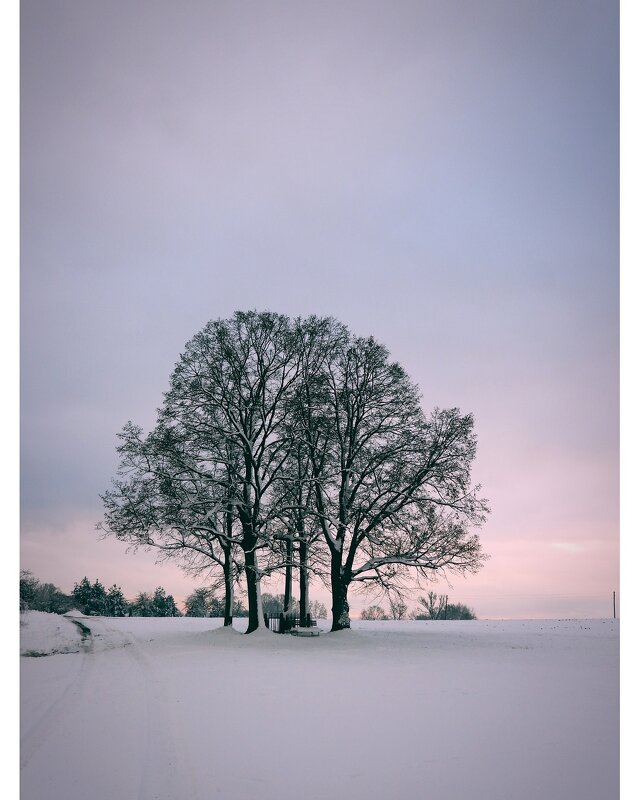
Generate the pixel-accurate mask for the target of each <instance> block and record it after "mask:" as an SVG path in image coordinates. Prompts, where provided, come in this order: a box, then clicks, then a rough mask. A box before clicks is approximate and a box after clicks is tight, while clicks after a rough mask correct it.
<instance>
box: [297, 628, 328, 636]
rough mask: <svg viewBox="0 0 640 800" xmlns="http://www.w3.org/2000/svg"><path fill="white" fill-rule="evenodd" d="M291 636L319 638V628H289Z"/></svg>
mask: <svg viewBox="0 0 640 800" xmlns="http://www.w3.org/2000/svg"><path fill="white" fill-rule="evenodd" d="M289 633H290V634H291V635H292V636H320V630H319V628H291V630H290V631H289Z"/></svg>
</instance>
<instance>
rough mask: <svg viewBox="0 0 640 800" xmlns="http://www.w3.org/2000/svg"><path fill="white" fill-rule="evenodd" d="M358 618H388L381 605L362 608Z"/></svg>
mask: <svg viewBox="0 0 640 800" xmlns="http://www.w3.org/2000/svg"><path fill="white" fill-rule="evenodd" d="M360 619H366V620H373V619H389V615H388V614H387V613H386V612H385V610H384V608H382V606H369V608H363V609H362V612H361V614H360Z"/></svg>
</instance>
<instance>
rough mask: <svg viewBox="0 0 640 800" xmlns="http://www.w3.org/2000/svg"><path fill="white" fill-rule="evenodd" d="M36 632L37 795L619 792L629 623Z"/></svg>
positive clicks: (139, 622) (601, 796)
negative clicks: (623, 642)
mask: <svg viewBox="0 0 640 800" xmlns="http://www.w3.org/2000/svg"><path fill="white" fill-rule="evenodd" d="M22 619H23V622H25V624H24V625H22V627H21V632H22V647H21V649H22V652H23V653H24V652H27V651H31V652H34V651H35V652H38V653H44V652H51V653H54V654H53V655H50V656H48V657H41V658H33V657H27V656H25V657H23V658H22V659H21V800H41V798H51V799H52V800H58V798H60V800H62V798H64V800H86V798H89V797H90V798H92V800H130V799H131V800H152V798H154V799H155V800H211V799H212V798H221V800H294V798H295V800H299V798H300V797H303V798H305V800H342V799H343V798H345V800H346V798H349V800H365V798H366V800H388V799H389V798H414V799H415V800H430V799H431V798H433V800H467V799H469V800H471V799H473V800H605V798H615V797H617V796H618V793H619V779H618V754H619V700H618V691H619V679H618V676H619V627H618V623H617V622H613V621H610V620H586V621H585V620H547V621H540V620H535V621H506V622H495V621H486V622H485V621H464V622H417V621H411V622H408V621H407V622H405V621H402V622H381V621H376V622H360V621H356V622H354V623H353V628H352V630H350V631H341V632H339V633H335V634H328V633H323V634H322V635H321V636H319V637H311V638H302V637H291V636H280V635H277V634H272V633H269V632H268V631H266V630H264V631H259V632H256V633H254V634H251V635H250V636H242V635H240V631H241V630H243V628H244V625H243V623H244V624H246V622H245V621H243V620H239V621H237V622H236V623H234V625H237V629H235V630H231V629H223V628H221V620H216V619H206V618H188V617H183V618H177V619H171V618H169V619H153V618H135V617H134V618H123V619H113V618H105V617H94V618H86V619H83V620H82V623H83V624H84V625H86V626H87V627H89V628H90V629H91V635H90V636H85V638H84V640H83V637H82V633H81V631H80V629H79V628H78V627H77V626H76V625H75V624H74V623H73V622H72V621H71V620H69V619H65V618H63V617H60V616H56V615H53V614H41V613H38V612H29V613H28V614H26V615H22ZM321 625H322V622H321ZM325 630H326V628H325ZM61 650H64V652H63V653H62V654H61ZM70 650H74V652H69V651H70Z"/></svg>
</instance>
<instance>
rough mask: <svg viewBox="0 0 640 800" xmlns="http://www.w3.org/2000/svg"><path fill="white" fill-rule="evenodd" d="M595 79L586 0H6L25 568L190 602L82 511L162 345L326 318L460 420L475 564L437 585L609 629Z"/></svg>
mask: <svg viewBox="0 0 640 800" xmlns="http://www.w3.org/2000/svg"><path fill="white" fill-rule="evenodd" d="M618 62H619V52H618V12H617V9H616V7H615V4H614V3H611V2H608V1H607V0H602V2H593V1H590V2H585V0H580V2H569V0H563V2H556V0H554V2H541V0H535V2H514V0H508V1H507V2H471V0H468V1H467V2H452V0H446V2H428V1H427V0H422V1H421V2H416V3H413V2H390V1H389V2H384V3H376V2H370V1H368V2H340V3H338V2H324V3H311V2H309V3H307V2H296V3H293V2H288V3H282V2H280V3H270V2H245V3H236V2H229V3H225V2H212V1H208V2H193V1H192V2H160V1H159V0H153V2H141V1H140V0H136V1H135V2H129V0H127V2H124V0H123V1H122V2H121V1H119V0H110V2H86V1H85V2H78V1H76V2H69V1H68V0H64V1H63V2H56V1H55V0H38V1H37V2H36V1H35V0H24V1H23V4H22V77H21V104H22V105H21V113H22V136H21V156H22V180H21V217H22V223H21V224H22V229H21V261H22V266H21V282H22V288H21V291H22V301H21V373H22V374H21V438H22V452H21V516H22V537H21V544H22V566H23V567H24V568H29V569H31V570H32V571H33V572H34V573H35V574H36V575H37V576H38V577H39V578H40V579H41V580H44V581H52V582H54V583H56V584H58V585H59V586H60V587H61V588H63V589H65V590H67V591H68V590H70V589H71V588H72V587H73V583H74V582H75V581H78V580H80V578H82V577H83V576H84V575H85V574H86V575H87V576H88V577H89V578H90V579H94V578H96V577H99V578H100V579H101V580H102V581H103V582H104V583H106V584H108V585H110V584H111V583H114V582H115V583H118V584H120V585H121V586H122V587H123V589H124V591H125V593H126V594H128V595H129V596H132V595H133V594H134V593H135V592H137V591H140V590H152V589H153V588H154V587H155V586H157V585H159V584H162V585H163V586H164V587H165V588H166V590H167V591H168V592H171V593H173V594H174V595H175V596H176V597H184V595H186V594H187V593H189V592H190V591H191V590H192V588H193V587H194V583H193V581H192V580H191V579H189V578H186V577H184V576H183V575H182V574H181V573H180V571H179V570H177V569H176V568H173V567H170V566H154V559H153V556H149V555H137V556H133V555H126V554H125V552H124V546H123V545H121V544H119V543H117V542H114V541H108V542H100V541H98V538H97V534H96V532H95V531H94V527H95V523H96V522H97V521H98V520H99V519H100V517H101V504H100V500H99V497H98V494H99V492H101V491H103V490H104V489H106V488H107V487H108V485H109V482H110V480H111V477H112V476H113V475H114V473H115V468H116V465H117V458H116V454H115V444H116V433H117V432H118V431H119V430H120V429H121V427H122V425H123V424H124V422H126V420H128V419H132V420H134V421H136V422H138V423H139V424H141V425H143V426H144V427H145V428H149V427H150V426H151V425H152V424H153V421H154V417H155V409H156V408H157V407H158V406H159V405H160V403H161V401H162V392H163V391H164V390H165V389H166V388H167V385H168V379H169V375H170V372H171V370H172V368H173V365H174V363H175V362H176V360H177V358H178V356H179V354H180V352H181V350H182V349H183V347H184V344H185V342H186V341H187V340H188V339H190V338H191V337H192V336H193V334H194V333H195V332H196V331H197V330H199V329H200V328H201V327H202V326H203V325H204V324H205V323H206V322H207V320H209V319H211V318H217V317H227V316H229V315H231V314H232V313H233V312H234V311H235V310H237V309H251V308H257V309H259V310H263V309H268V310H273V311H279V312H282V313H287V314H290V315H292V316H295V315H307V314H310V313H316V314H322V315H332V316H335V317H337V318H338V319H340V320H341V321H343V322H345V323H346V324H347V325H349V327H351V329H352V330H354V331H355V332H357V333H361V334H372V335H373V336H374V337H375V338H377V339H378V340H379V341H381V342H384V343H385V344H386V345H387V346H388V347H389V349H390V351H391V353H392V356H393V357H394V358H395V359H397V360H398V361H400V362H401V363H402V364H403V365H404V366H405V368H406V369H407V370H408V372H409V374H410V375H411V377H412V378H413V379H414V380H415V381H416V382H417V383H418V384H419V385H420V387H421V388H422V391H423V394H424V404H425V407H426V408H427V409H430V408H431V407H433V406H435V405H438V406H452V405H455V406H458V407H460V408H461V410H463V411H464V412H468V411H472V412H473V413H474V414H475V417H476V426H477V433H478V438H479V452H478V459H477V463H476V468H475V470H474V477H475V479H476V480H477V481H478V482H480V483H482V484H483V493H484V495H485V496H486V497H487V498H488V499H489V501H490V504H491V507H492V514H491V516H490V518H489V521H488V523H487V525H486V526H485V527H484V529H483V531H482V532H481V537H482V541H483V543H484V545H485V548H486V550H487V552H488V553H489V554H490V555H491V560H490V561H489V562H488V564H487V565H486V566H485V568H484V569H483V570H482V571H481V572H480V573H479V574H478V575H477V576H473V577H471V578H468V579H467V580H462V579H452V586H451V587H446V585H439V586H438V587H437V588H438V590H440V591H446V592H447V593H448V594H449V597H450V600H452V601H460V602H466V603H468V604H469V605H472V606H473V607H474V608H475V610H476V612H477V613H478V615H479V616H480V617H558V616H560V617H569V616H606V615H608V614H610V613H611V593H612V591H613V590H614V589H615V590H617V589H618V580H619V578H618V570H619V563H618V555H619V548H618V541H619V537H618V532H619V514H618V483H619V481H618V455H619V435H618V422H619V413H618V409H619V390H618V352H619V341H618V330H619V328H618V291H619V271H618V260H619V252H618V218H619V217H618V212H619V209H618V179H619V170H618V133H619V129H618ZM312 596H316V597H317V598H318V599H322V600H324V601H325V602H326V600H327V595H326V593H324V592H323V591H321V590H316V591H315V592H313V591H312ZM370 602H372V601H370V600H367V599H358V598H357V597H353V598H352V607H353V608H354V609H355V610H356V613H357V611H358V610H359V609H360V608H361V607H362V606H363V605H367V604H369V603H370ZM409 605H410V606H412V605H413V603H412V602H410V603H409Z"/></svg>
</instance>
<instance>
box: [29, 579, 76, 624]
mask: <svg viewBox="0 0 640 800" xmlns="http://www.w3.org/2000/svg"><path fill="white" fill-rule="evenodd" d="M72 604H73V603H72V598H71V597H70V596H69V595H67V594H65V593H64V592H62V591H61V590H60V589H58V587H57V586H54V585H53V583H40V581H39V580H38V579H37V578H35V577H34V576H33V574H32V573H31V572H30V571H29V570H21V572H20V611H46V612H48V613H50V614H66V612H67V611H70V610H71V607H72Z"/></svg>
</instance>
